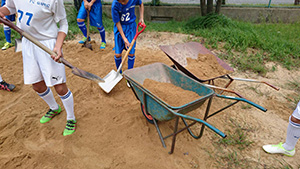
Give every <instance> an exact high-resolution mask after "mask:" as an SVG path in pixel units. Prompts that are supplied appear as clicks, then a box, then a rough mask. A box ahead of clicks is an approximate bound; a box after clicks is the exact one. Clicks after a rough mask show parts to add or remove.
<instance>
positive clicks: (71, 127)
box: [63, 120, 76, 136]
mask: <svg viewBox="0 0 300 169" xmlns="http://www.w3.org/2000/svg"><path fill="white" fill-rule="evenodd" d="M75 129H76V121H75V120H67V124H66V128H65V130H64V133H63V135H64V136H67V135H71V134H73V133H74V132H75Z"/></svg>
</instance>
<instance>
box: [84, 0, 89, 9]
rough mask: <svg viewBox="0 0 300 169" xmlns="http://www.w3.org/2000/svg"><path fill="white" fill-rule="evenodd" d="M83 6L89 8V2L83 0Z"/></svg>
mask: <svg viewBox="0 0 300 169" xmlns="http://www.w3.org/2000/svg"><path fill="white" fill-rule="evenodd" d="M84 8H85V9H87V10H89V2H87V1H84Z"/></svg>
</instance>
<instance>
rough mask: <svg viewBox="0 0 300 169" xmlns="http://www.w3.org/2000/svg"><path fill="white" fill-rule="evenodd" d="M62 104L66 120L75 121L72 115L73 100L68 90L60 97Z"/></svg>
mask: <svg viewBox="0 0 300 169" xmlns="http://www.w3.org/2000/svg"><path fill="white" fill-rule="evenodd" d="M60 99H61V101H62V103H63V104H64V107H65V110H66V112H67V120H75V115H74V100H73V94H72V92H71V91H70V90H68V92H67V94H65V95H64V96H60Z"/></svg>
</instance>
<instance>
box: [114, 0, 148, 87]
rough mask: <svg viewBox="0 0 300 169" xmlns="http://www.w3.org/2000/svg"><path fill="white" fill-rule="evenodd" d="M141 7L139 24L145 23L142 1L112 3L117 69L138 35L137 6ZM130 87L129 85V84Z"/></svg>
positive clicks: (116, 0) (130, 60)
mask: <svg viewBox="0 0 300 169" xmlns="http://www.w3.org/2000/svg"><path fill="white" fill-rule="evenodd" d="M136 5H139V7H140V19H139V22H140V23H142V24H145V23H144V5H143V2H142V0H114V1H113V2H112V7H111V14H112V20H113V22H114V39H115V47H114V50H115V55H114V58H115V63H116V66H117V68H118V67H119V66H120V64H121V62H122V52H123V49H128V48H129V46H130V43H131V41H132V40H133V38H134V36H135V34H136V26H137V25H136V22H135V20H136V16H135V11H134V10H135V6H136ZM135 46H136V43H134V45H133V47H132V49H131V51H130V53H129V55H128V62H127V63H128V69H132V68H133V66H134V61H135ZM127 85H128V87H129V84H128V83H127Z"/></svg>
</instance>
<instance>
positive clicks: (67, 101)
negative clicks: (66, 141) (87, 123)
mask: <svg viewBox="0 0 300 169" xmlns="http://www.w3.org/2000/svg"><path fill="white" fill-rule="evenodd" d="M54 88H55V90H56V92H57V94H58V95H59V97H60V99H61V101H62V103H63V105H64V108H65V110H66V112H67V124H66V128H65V130H64V132H63V135H64V136H66V135H70V134H72V133H74V132H75V129H76V119H75V114H74V99H73V94H72V92H71V91H70V90H69V89H68V87H67V85H66V83H62V84H58V85H55V86H54Z"/></svg>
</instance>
